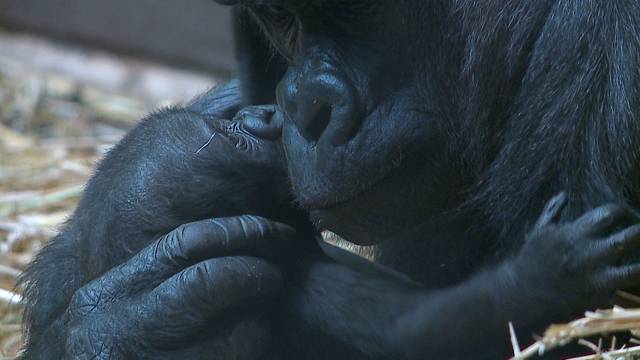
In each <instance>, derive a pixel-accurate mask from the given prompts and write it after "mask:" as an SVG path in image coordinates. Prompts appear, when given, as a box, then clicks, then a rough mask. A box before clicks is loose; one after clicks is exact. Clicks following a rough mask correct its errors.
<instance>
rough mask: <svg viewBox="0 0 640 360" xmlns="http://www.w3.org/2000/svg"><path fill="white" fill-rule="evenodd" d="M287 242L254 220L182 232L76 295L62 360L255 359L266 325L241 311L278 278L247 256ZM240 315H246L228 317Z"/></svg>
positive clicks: (289, 232) (271, 292) (275, 287)
mask: <svg viewBox="0 0 640 360" xmlns="http://www.w3.org/2000/svg"><path fill="white" fill-rule="evenodd" d="M294 235H295V231H294V230H293V229H292V228H290V227H289V226H287V225H284V224H281V223H274V222H271V221H269V220H266V219H264V218H259V217H254V216H241V217H233V218H219V219H211V220H203V221H200V222H196V223H190V224H186V225H183V226H180V227H179V228H178V229H176V230H174V231H172V232H170V233H169V234H167V235H166V236H163V237H162V238H160V239H159V240H157V241H155V242H154V243H152V244H151V245H149V246H147V247H146V248H145V249H143V250H142V251H141V252H140V253H138V254H137V255H136V256H134V257H133V258H132V259H130V260H129V261H127V262H126V263H124V264H122V265H120V266H117V267H116V268H114V269H112V270H110V271H109V272H107V273H106V274H105V275H103V276H101V277H100V278H98V279H96V280H93V281H92V282H90V283H89V284H87V285H85V286H84V287H82V288H81V289H79V290H78V291H76V293H75V294H74V296H73V298H72V300H71V303H70V305H69V308H68V310H67V311H66V313H65V314H64V322H65V323H66V324H67V326H68V328H67V329H68V334H67V336H66V353H65V356H66V357H68V358H74V359H103V358H104V359H132V358H142V357H146V358H155V359H157V358H193V357H194V356H198V355H199V356H203V357H204V356H208V357H211V358H226V357H225V356H226V355H228V354H233V355H234V358H237V359H255V358H257V357H258V356H260V355H262V354H264V352H265V351H266V349H267V346H268V341H267V339H268V327H267V326H266V324H265V323H263V322H262V321H261V319H260V317H259V316H251V315H250V314H251V313H252V312H251V311H250V310H248V309H250V308H249V307H257V306H258V305H260V304H266V303H268V302H269V300H271V299H273V298H274V297H275V296H276V294H277V293H278V291H279V287H280V285H281V282H282V278H281V275H280V272H279V270H278V269H277V268H276V267H275V266H274V265H271V264H269V263H268V262H266V261H265V260H261V259H259V258H257V257H251V256H246V254H250V253H257V251H258V250H259V249H260V248H263V250H265V248H267V247H269V248H274V247H277V245H278V244H281V245H282V244H284V243H285V241H286V240H291V239H292V238H293V236H294ZM241 255H242V256H241ZM238 309H241V310H242V311H243V312H244V313H245V314H244V315H243V316H229V315H231V313H230V312H232V311H237V310H238Z"/></svg>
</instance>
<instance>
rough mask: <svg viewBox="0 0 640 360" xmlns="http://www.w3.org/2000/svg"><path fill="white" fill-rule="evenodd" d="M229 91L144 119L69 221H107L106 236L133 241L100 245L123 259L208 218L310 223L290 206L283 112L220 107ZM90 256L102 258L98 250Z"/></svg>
mask: <svg viewBox="0 0 640 360" xmlns="http://www.w3.org/2000/svg"><path fill="white" fill-rule="evenodd" d="M227 87H231V88H232V90H233V86H227ZM227 92H229V90H228V89H227V88H224V87H223V88H219V89H215V90H213V91H212V92H210V93H209V94H207V95H205V96H208V98H205V99H198V100H196V101H195V102H194V103H192V104H189V105H187V106H184V107H171V108H167V109H164V110H161V111H158V112H155V113H153V114H151V115H149V116H147V117H146V118H145V119H144V120H142V121H141V122H140V123H139V124H138V125H137V126H136V127H135V128H134V129H132V130H131V131H130V132H129V134H127V136H126V137H125V138H124V139H123V140H122V141H121V142H120V143H118V145H116V146H115V147H114V149H113V150H112V151H110V152H109V154H108V155H107V156H106V157H105V159H104V160H103V161H102V162H101V164H100V166H99V167H98V169H97V173H96V176H94V178H93V179H92V180H91V181H90V183H89V184H88V186H87V188H86V189H85V195H84V196H83V199H82V201H81V204H80V207H79V209H83V210H82V214H79V213H77V214H76V215H78V216H76V217H75V218H74V220H73V226H76V227H78V228H85V227H86V228H94V227H95V225H92V224H95V219H96V218H98V219H101V224H103V225H101V226H103V227H104V229H102V230H103V231H104V232H105V233H106V234H107V235H106V236H104V238H105V239H114V238H116V239H118V238H123V239H127V240H126V245H125V244H123V243H122V242H105V244H104V246H106V247H107V248H108V249H107V250H108V251H109V252H111V253H112V254H118V256H117V257H118V258H120V257H121V258H122V259H123V260H124V259H126V258H127V257H128V256H130V254H131V253H133V252H136V251H138V250H139V249H141V248H143V247H144V246H145V245H146V244H147V243H148V241H150V239H153V238H156V237H158V236H160V235H162V234H165V233H167V232H169V231H171V230H173V229H175V228H176V227H178V226H180V225H182V224H185V223H188V222H193V221H198V220H202V219H208V218H212V217H228V216H239V215H261V216H265V217H268V218H270V219H272V220H275V221H280V222H286V223H289V224H290V225H293V226H295V227H297V228H299V229H308V228H309V227H308V220H307V217H306V215H305V214H303V213H302V212H299V211H297V210H295V209H294V207H293V206H291V204H292V202H293V199H292V196H291V195H290V190H289V189H290V186H289V182H288V177H287V170H286V166H285V160H284V155H283V151H282V147H281V142H280V135H281V127H282V116H281V114H280V113H279V112H278V111H277V110H276V108H275V107H274V106H269V105H266V106H254V107H247V108H244V109H241V110H240V111H238V112H237V113H236V114H235V115H234V112H235V111H236V110H237V108H238V102H237V101H233V102H232V103H230V104H229V106H227V107H226V108H223V109H219V107H224V104H225V100H224V96H225V93H227ZM220 104H222V105H220ZM230 118H231V120H229V119H230ZM105 189H107V190H105ZM96 204H100V206H96ZM87 209H90V211H88V210H87ZM94 241H98V240H94ZM96 248H100V247H99V246H97V247H96ZM88 255H89V258H90V260H89V261H95V262H98V263H100V262H101V261H103V257H104V256H103V254H102V253H101V252H99V251H96V252H95V253H91V254H88ZM97 268H101V267H100V266H97Z"/></svg>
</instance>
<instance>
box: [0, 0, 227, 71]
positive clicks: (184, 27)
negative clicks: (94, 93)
mask: <svg viewBox="0 0 640 360" xmlns="http://www.w3.org/2000/svg"><path fill="white" fill-rule="evenodd" d="M0 25H1V26H3V27H5V28H9V29H16V30H22V31H25V30H26V31H29V32H32V33H36V34H40V35H45V36H47V37H54V38H57V39H62V40H65V41H69V42H73V43H81V44H84V45H90V46H92V47H99V48H104V49H107V50H111V51H116V52H119V53H123V54H127V55H134V56H138V57H143V58H150V59H153V60H159V61H162V62H165V63H169V64H171V65H177V66H181V67H187V68H193V69H198V70H204V71H211V72H215V73H218V74H224V73H227V72H229V71H232V70H233V64H234V55H233V41H232V33H231V18H230V12H229V8H227V7H223V6H219V5H217V4H215V3H214V2H213V1H211V0H0Z"/></svg>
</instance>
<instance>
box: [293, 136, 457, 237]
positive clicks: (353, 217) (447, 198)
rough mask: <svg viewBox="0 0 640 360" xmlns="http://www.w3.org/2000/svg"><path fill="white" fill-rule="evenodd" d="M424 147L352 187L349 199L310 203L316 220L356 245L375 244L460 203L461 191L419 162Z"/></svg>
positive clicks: (322, 228)
mask: <svg viewBox="0 0 640 360" xmlns="http://www.w3.org/2000/svg"><path fill="white" fill-rule="evenodd" d="M421 150H424V149H421ZM424 153H425V152H424V151H414V152H413V153H412V155H410V156H408V157H406V158H405V159H403V161H401V162H400V163H398V164H395V168H394V169H393V171H388V172H387V173H386V174H385V176H383V177H382V179H380V180H378V181H377V182H374V183H368V184H367V185H368V187H366V188H364V189H362V188H358V189H357V190H354V191H353V193H354V195H353V196H351V197H348V198H347V199H346V200H343V201H338V202H335V203H333V204H332V205H329V206H323V207H315V208H310V209H309V210H310V211H309V213H310V218H311V220H312V222H313V224H314V226H315V227H316V228H317V229H319V230H329V231H332V232H334V233H335V234H337V235H339V236H340V237H342V238H343V239H345V240H347V241H349V242H351V243H354V244H356V245H374V244H379V243H381V242H384V241H389V240H391V241H393V240H397V239H401V238H403V237H404V236H405V235H407V234H410V233H412V232H413V230H414V229H416V228H417V227H418V226H420V225H422V224H424V223H425V222H428V221H430V220H431V217H430V216H424V215H425V214H427V215H430V214H437V213H440V212H442V211H443V209H450V208H451V207H452V206H453V207H456V206H458V205H459V200H457V197H458V196H459V194H455V193H451V192H449V191H447V190H446V189H443V187H442V184H437V183H436V182H434V181H433V179H434V177H433V174H432V172H433V170H429V169H427V168H426V167H425V166H418V165H419V164H425V161H427V160H426V157H425V156H424ZM339 180H340V179H338V181H339ZM363 184H364V182H363ZM295 195H296V196H297V195H298V194H297V192H296V193H295ZM416 214H420V215H416Z"/></svg>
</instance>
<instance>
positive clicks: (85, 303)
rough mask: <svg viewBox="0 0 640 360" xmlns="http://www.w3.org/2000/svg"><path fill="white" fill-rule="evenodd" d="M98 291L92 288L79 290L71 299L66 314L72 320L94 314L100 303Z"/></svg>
mask: <svg viewBox="0 0 640 360" xmlns="http://www.w3.org/2000/svg"><path fill="white" fill-rule="evenodd" d="M101 297H102V295H101V292H100V291H97V290H95V289H93V288H87V287H84V288H80V289H79V290H77V291H76V292H75V293H74V294H73V296H72V297H71V301H70V302H69V309H68V313H69V314H70V316H71V317H72V318H75V317H82V316H86V315H88V314H90V313H93V312H95V311H96V310H97V309H98V308H99V305H100V304H101V302H102V299H101Z"/></svg>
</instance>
